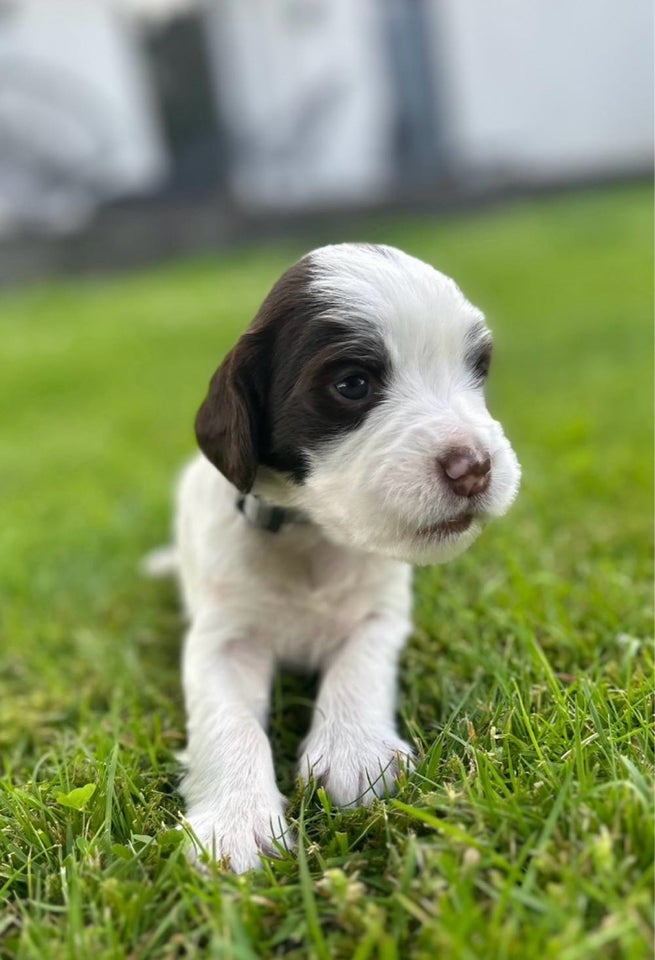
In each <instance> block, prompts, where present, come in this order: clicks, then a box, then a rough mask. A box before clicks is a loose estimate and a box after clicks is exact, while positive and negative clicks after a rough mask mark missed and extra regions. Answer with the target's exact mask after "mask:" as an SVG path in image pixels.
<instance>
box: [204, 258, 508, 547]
mask: <svg viewBox="0 0 655 960" xmlns="http://www.w3.org/2000/svg"><path fill="white" fill-rule="evenodd" d="M490 359H491V336H490V334H489V331H488V330H487V328H486V326H485V323H484V317H483V315H482V314H481V313H480V311H479V310H477V309H476V308H475V307H473V306H472V305H471V304H470V303H469V302H468V301H467V300H466V298H465V297H464V296H463V294H462V293H461V291H460V290H459V288H458V287H457V285H456V284H455V283H454V282H453V281H452V280H451V279H449V278H448V277H446V276H444V275H443V274H442V273H439V272H438V271H437V270H434V269H433V268H432V267H430V266H428V265H427V264H425V263H422V262H421V261H420V260H416V259H415V258H414V257H410V256H408V255H407V254H404V253H402V252H401V251H399V250H396V249H393V248H391V247H383V246H369V245H360V244H339V245H336V246H329V247H322V248H320V249H318V250H315V251H313V252H312V253H310V254H308V255H307V256H306V257H304V258H303V259H302V260H300V261H299V262H298V263H296V264H295V265H294V266H293V267H291V269H290V270H288V271H287V273H285V274H284V275H283V276H282V277H281V279H280V280H278V282H277V283H276V284H275V286H274V287H273V289H272V290H271V292H270V293H269V295H268V297H267V298H266V300H265V301H264V303H263V304H262V306H261V308H260V310H259V312H258V314H257V316H256V317H255V319H254V321H253V322H252V324H251V325H250V327H249V328H248V330H247V331H246V333H245V334H244V335H243V336H242V337H241V339H240V340H239V341H238V343H237V345H236V346H235V347H234V349H233V350H232V351H231V352H230V353H229V354H228V355H227V357H226V358H225V360H224V361H223V363H222V364H221V366H220V367H219V368H218V370H217V371H216V373H215V374H214V377H213V379H212V381H211V384H210V388H209V394H208V396H207V398H206V400H205V401H204V403H203V405H202V407H201V408H200V411H199V413H198V417H197V420H196V433H197V437H198V442H199V444H200V447H201V449H202V450H203V452H204V454H205V455H206V456H207V457H208V459H209V460H211V461H212V462H213V463H214V464H215V466H216V467H217V468H218V469H219V470H220V471H221V472H222V473H223V474H224V475H225V476H226V477H227V479H228V480H230V481H231V482H232V483H233V484H234V485H235V487H237V488H238V489H239V490H241V491H242V492H247V491H249V490H251V489H252V490H254V492H255V493H260V494H262V495H263V496H265V497H268V498H270V499H272V500H274V501H275V502H276V503H279V504H284V505H288V506H293V507H296V508H299V509H301V510H303V511H305V512H306V513H307V514H308V515H309V517H310V519H311V520H312V521H313V522H314V523H316V524H318V525H319V526H320V527H321V528H322V529H323V530H324V532H325V534H326V536H328V537H329V538H330V539H332V540H333V541H335V542H337V543H342V544H346V545H350V546H353V547H357V548H360V549H363V550H366V551H371V552H376V553H382V554H386V555H388V556H392V557H395V558H397V559H401V560H406V561H408V562H410V563H440V562H443V561H446V560H450V559H451V558H452V557H455V556H457V555H458V554H459V553H461V552H463V551H464V550H465V549H466V548H467V547H468V546H469V545H470V544H471V543H472V542H473V540H474V539H475V538H476V537H477V535H478V534H479V533H480V530H481V529H482V526H483V524H484V522H485V521H486V520H487V519H489V518H491V517H495V516H500V515H501V514H503V513H505V511H506V510H507V509H508V507H509V506H510V504H511V503H512V501H513V499H514V497H515V496H516V493H517V490H518V485H519V478H520V468H519V465H518V462H517V459H516V456H515V454H514V452H513V450H512V448H511V446H510V444H509V442H508V441H507V439H506V438H505V435H504V433H503V430H502V428H501V426H500V424H499V423H498V422H497V421H495V420H493V419H492V417H491V416H490V414H489V412H488V410H487V407H486V404H485V398H484V383H485V380H486V377H487V373H488V370H489V363H490Z"/></svg>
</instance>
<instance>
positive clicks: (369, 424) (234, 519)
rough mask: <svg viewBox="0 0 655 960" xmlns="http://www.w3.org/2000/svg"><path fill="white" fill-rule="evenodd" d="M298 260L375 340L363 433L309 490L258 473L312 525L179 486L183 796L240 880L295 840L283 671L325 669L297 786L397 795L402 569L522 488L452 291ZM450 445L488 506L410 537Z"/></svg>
mask: <svg viewBox="0 0 655 960" xmlns="http://www.w3.org/2000/svg"><path fill="white" fill-rule="evenodd" d="M310 260H311V263H312V265H313V267H314V273H315V280H314V284H315V288H316V290H317V291H320V292H322V293H325V294H326V295H327V296H328V297H329V299H330V301H331V302H335V301H336V303H337V305H341V304H343V306H342V307H339V309H338V310H337V312H336V313H335V319H339V320H340V321H342V322H343V320H344V319H346V320H348V321H349V322H351V323H352V324H353V326H354V328H357V327H358V326H359V325H364V326H367V327H368V328H369V329H370V328H371V327H373V328H374V329H375V330H376V331H377V333H378V334H379V335H380V336H381V337H382V338H383V341H384V344H385V347H386V350H387V352H388V355H389V357H390V360H391V371H392V375H391V382H390V384H389V385H388V389H387V396H386V399H385V400H384V402H383V403H382V404H380V405H379V406H377V407H375V408H374V409H373V410H372V411H371V412H370V413H369V415H368V417H367V418H366V419H365V420H364V422H363V423H362V424H361V425H360V426H359V427H358V428H357V429H355V430H354V431H352V432H350V433H347V434H345V435H344V436H341V437H340V438H338V439H333V440H330V441H329V442H327V443H325V444H323V445H322V446H321V447H320V448H318V449H317V450H314V451H312V453H311V458H310V462H311V469H310V472H309V475H308V477H307V479H306V480H305V482H304V483H303V484H300V485H297V484H293V483H292V482H291V481H290V480H288V479H287V478H285V477H282V476H280V475H278V474H275V473H273V472H271V471H268V470H263V469H260V470H259V472H258V476H257V479H256V482H255V487H254V491H255V493H258V494H260V495H262V496H265V497H266V498H268V499H269V500H271V501H272V502H274V503H277V504H281V505H285V506H293V507H297V508H300V509H301V510H303V511H305V513H306V514H307V515H308V516H309V518H310V520H311V521H312V522H311V523H309V524H292V525H289V526H285V527H284V528H283V529H282V530H281V531H280V532H279V533H277V534H271V533H268V532H265V531H261V530H258V529H256V528H255V527H253V526H252V525H251V524H250V523H249V522H248V521H247V520H246V519H245V517H244V516H243V515H242V514H241V513H239V512H238V511H237V510H236V508H235V501H236V496H237V495H236V491H235V489H234V488H233V487H232V486H231V484H230V483H228V481H227V480H226V479H225V478H224V477H223V476H222V475H221V474H219V473H218V471H217V470H216V469H215V468H214V467H213V466H212V465H211V464H210V463H209V462H208V461H207V460H205V458H204V457H202V456H199V457H198V458H197V459H196V460H195V461H194V462H193V463H192V464H191V465H190V466H189V467H188V468H187V470H186V471H185V473H184V475H183V477H182V480H181V483H180V486H179V496H178V508H177V521H176V541H177V557H178V561H179V574H180V580H181V586H182V590H183V595H184V600H185V605H186V610H187V613H188V616H189V620H190V628H189V632H188V634H187V637H186V642H185V646H184V666H183V675H184V690H185V698H186V705H187V712H188V772H187V774H186V777H185V779H184V782H183V785H182V792H183V794H184V796H185V799H186V802H187V819H188V822H189V824H190V826H191V828H192V830H193V832H194V834H195V836H196V837H197V840H198V842H199V845H200V846H201V847H203V848H205V849H207V850H209V851H210V852H211V853H212V854H213V855H214V856H216V857H217V858H219V859H220V858H223V857H229V860H230V865H231V867H232V868H233V869H234V870H236V871H237V872H240V871H244V870H247V869H249V868H251V867H256V866H258V865H259V863H260V860H259V855H260V853H261V852H268V853H273V852H274V851H275V844H276V843H282V844H286V845H289V844H290V843H291V842H292V839H291V837H290V835H289V831H288V827H287V824H286V822H285V819H284V801H283V799H282V797H281V796H280V793H279V791H278V789H277V786H276V782H275V775H274V770H273V760H272V756H271V748H270V744H269V741H268V738H267V736H266V732H265V730H266V720H267V709H268V698H269V691H270V684H271V677H272V673H273V670H274V667H275V664H276V662H283V663H287V664H290V665H291V666H293V667H297V668H301V669H313V668H317V669H319V670H320V671H321V676H322V681H321V687H320V691H319V694H318V699H317V703H316V709H315V713H314V719H313V722H312V726H311V729H310V731H309V734H308V736H307V739H306V741H305V743H304V745H303V749H302V756H301V758H300V764H299V773H300V775H301V776H302V777H304V778H308V777H309V776H311V775H314V776H316V777H320V778H321V779H322V781H323V782H324V783H325V786H326V788H327V790H328V791H329V793H330V794H331V796H332V798H333V800H334V801H335V802H336V803H337V804H342V805H346V806H348V805H354V804H357V803H368V802H370V801H371V799H372V798H373V797H374V796H376V795H378V796H381V795H383V794H384V793H385V792H387V791H391V790H392V789H393V782H394V779H395V777H396V775H397V772H398V764H399V762H401V761H402V758H405V760H407V759H409V758H411V753H412V751H411V748H410V747H409V745H408V744H407V743H405V742H404V741H403V740H402V739H401V738H400V737H399V735H398V733H397V731H396V725H395V717H394V714H395V689H396V663H397V658H398V655H399V652H400V650H401V649H402V646H403V644H404V643H405V640H406V638H407V636H408V634H409V632H410V627H411V624H410V612H411V595H410V592H411V591H410V585H411V568H410V566H409V565H408V564H410V563H439V562H444V561H446V560H449V559H451V558H452V557H454V556H457V555H458V554H459V553H461V552H462V551H463V550H465V549H466V548H467V547H468V546H469V545H470V544H471V543H472V542H473V540H474V539H475V537H476V536H477V535H478V534H479V532H480V530H481V529H482V526H483V523H484V521H485V519H486V518H488V517H494V516H500V515H501V514H503V513H504V512H505V511H506V510H507V508H508V507H509V505H510V504H511V502H512V500H513V499H514V497H515V495H516V492H517V489H518V482H519V467H518V463H517V461H516V457H515V455H514V453H513V451H512V449H511V447H510V445H509V443H508V441H507V440H506V438H505V436H504V434H503V431H502V429H501V427H500V425H499V424H498V423H497V422H496V421H494V420H493V419H492V418H491V417H490V415H489V413H488V411H487V409H486V405H485V401H484V394H483V390H482V388H481V387H479V386H476V385H475V384H474V382H473V378H472V376H471V373H470V371H469V370H468V368H467V365H466V362H465V361H466V352H467V343H468V341H467V334H468V332H469V330H470V329H471V328H472V327H473V326H475V325H476V324H477V325H479V324H480V322H481V320H482V315H481V314H480V312H479V311H478V310H476V309H475V308H474V307H472V306H471V305H470V304H469V303H468V301H467V300H466V299H465V298H464V296H463V295H462V293H461V292H460V290H459V288H458V287H457V286H456V285H455V283H454V282H453V281H452V280H450V279H449V278H447V277H445V276H444V275H443V274H440V273H438V272H437V271H435V270H433V269H432V268H431V267H429V266H427V265H426V264H424V263H421V262H420V261H418V260H416V259H414V258H412V257H408V256H407V255H405V254H402V253H400V251H395V250H392V249H390V248H384V250H383V251H379V250H378V251H375V250H374V249H373V248H369V247H359V246H352V245H340V246H336V247H326V248H323V249H321V250H318V251H315V252H314V253H313V254H311V255H310ZM458 445H463V446H468V447H473V448H475V449H478V450H484V451H487V452H488V453H489V454H490V456H491V461H492V475H491V483H490V486H489V489H488V491H487V492H486V494H485V495H484V509H483V510H482V511H481V513H480V516H479V517H478V518H477V519H476V520H475V521H474V522H473V524H472V525H471V527H470V528H469V529H468V530H467V531H466V532H464V533H462V534H459V535H457V536H455V535H451V536H448V537H446V538H443V537H438V536H436V535H435V536H427V535H423V534H421V533H420V531H421V529H423V528H426V527H428V526H432V525H434V524H436V523H439V522H442V521H449V520H453V519H455V518H457V517H458V516H461V515H462V513H463V512H465V510H464V506H463V505H462V499H463V498H461V497H459V498H458V497H456V496H455V495H454V494H453V493H452V491H450V490H449V489H448V488H447V485H446V484H444V483H443V482H442V480H441V479H440V477H439V475H438V471H437V470H436V468H435V461H436V457H437V456H438V455H440V454H441V453H442V452H443V451H445V450H446V449H447V448H449V447H452V446H458Z"/></svg>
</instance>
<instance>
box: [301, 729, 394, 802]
mask: <svg viewBox="0 0 655 960" xmlns="http://www.w3.org/2000/svg"><path fill="white" fill-rule="evenodd" d="M412 757H413V750H412V748H411V747H410V745H409V744H408V743H406V742H405V741H404V740H401V739H400V737H399V736H398V734H397V733H396V732H395V730H385V729H382V730H353V729H352V728H351V727H346V726H343V725H339V724H334V723H329V722H326V723H324V724H322V725H321V726H320V727H319V728H318V729H317V730H314V731H312V732H311V733H310V734H309V736H308V738H307V740H306V742H305V744H304V750H303V753H302V756H301V758H300V764H299V767H298V772H299V774H300V776H301V777H302V778H303V780H305V781H308V780H309V779H310V778H313V779H314V780H316V781H318V782H320V783H322V784H323V785H324V786H325V788H326V790H327V791H328V793H329V794H330V796H331V797H332V799H333V800H334V802H335V803H337V804H338V805H339V806H342V807H359V806H368V804H369V803H371V802H372V800H373V799H374V798H375V797H384V796H388V795H390V794H393V793H394V792H395V783H396V780H397V778H398V772H399V768H400V765H401V764H404V765H405V766H408V767H411V766H412Z"/></svg>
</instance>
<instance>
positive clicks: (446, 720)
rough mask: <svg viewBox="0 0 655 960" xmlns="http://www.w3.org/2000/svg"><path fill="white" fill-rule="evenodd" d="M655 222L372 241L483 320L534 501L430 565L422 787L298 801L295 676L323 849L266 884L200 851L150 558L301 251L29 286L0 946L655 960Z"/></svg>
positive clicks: (158, 954) (15, 389)
mask: <svg viewBox="0 0 655 960" xmlns="http://www.w3.org/2000/svg"><path fill="white" fill-rule="evenodd" d="M650 209H651V196H650V193H649V191H648V190H647V189H645V188H640V187H630V188H622V189H615V190H612V191H610V192H607V193H597V194H589V195H580V196H575V197H568V198H562V199H554V200H553V199H550V200H542V201H538V202H535V203H525V204H519V205H515V206H513V207H511V208H508V209H506V210H504V211H497V212H490V213H485V214H481V215H477V216H475V217H469V218H467V219H465V220H446V221H441V222H437V221H434V220H431V219H426V218H424V219H416V218H413V219H408V220H401V221H394V222H393V223H385V222H376V223H374V224H371V225H369V226H368V227H367V229H366V231H365V234H366V236H365V238H366V239H373V240H385V241H387V242H390V243H395V244H397V245H399V246H402V247H405V248H406V249H408V250H409V251H410V252H413V253H416V254H417V255H419V256H422V257H424V258H426V259H428V260H430V261H432V262H434V263H435V264H437V265H439V266H440V267H441V268H442V269H444V270H445V271H447V272H450V273H452V274H454V275H455V276H456V277H457V278H458V280H459V281H460V283H461V285H462V287H463V289H464V290H465V292H466V293H467V294H468V295H469V296H470V297H471V298H472V299H473V300H474V301H476V302H478V303H479V304H480V305H482V306H483V307H484V308H485V310H486V311H487V313H488V315H489V319H490V322H491V324H492V326H493V328H494V330H495V332H496V341H497V354H496V359H495V361H494V370H493V374H492V382H491V388H490V404H491V407H492V409H493V410H494V412H495V413H496V414H497V415H498V417H499V418H500V419H501V420H502V421H503V422H504V424H505V426H506V429H507V432H508V435H509V436H510V437H511V439H512V441H513V443H514V446H515V448H516V449H517V451H518V453H519V456H520V459H521V461H522V463H523V467H524V482H523V487H522V492H521V495H520V498H519V501H518V502H517V504H516V506H515V507H514V508H513V510H512V512H511V514H510V515H509V516H508V517H507V518H506V519H505V520H503V521H501V522H498V523H497V524H495V525H493V526H492V527H490V528H489V530H488V531H487V532H486V533H485V535H484V536H483V537H482V539H481V540H480V541H479V543H478V544H477V545H476V546H475V547H474V548H473V549H472V550H471V552H470V553H469V554H467V555H466V556H465V557H463V558H461V559H460V560H457V561H456V562H454V563H453V564H451V565H449V566H447V567H443V568H434V569H429V570H424V571H421V572H420V573H419V575H418V577H417V587H416V630H415V633H414V636H413V638H412V640H411V642H410V644H409V646H408V649H407V651H406V653H405V656H404V659H403V664H402V687H401V701H400V702H401V720H402V723H403V725H404V728H405V731H406V732H407V733H408V735H409V736H410V737H412V738H413V739H414V740H415V742H416V744H417V749H418V752H419V755H420V763H419V765H418V768H417V770H416V772H415V773H414V774H413V775H412V776H411V777H409V778H408V779H406V780H405V781H404V782H403V783H401V785H400V790H399V793H398V796H397V800H396V801H389V802H385V803H377V804H376V805H375V806H374V807H373V808H371V809H369V810H366V811H354V812H347V813H342V812H340V811H339V810H338V809H333V808H332V807H331V806H330V804H329V801H328V800H327V798H326V797H325V796H324V794H323V792H322V791H320V790H319V791H317V792H316V793H314V794H313V795H310V794H303V793H302V791H301V789H300V788H299V787H298V786H297V785H296V783H295V781H294V759H295V752H296V749H297V746H298V742H299V739H300V737H301V735H302V732H303V728H304V726H305V725H306V723H307V719H308V707H307V698H308V696H309V695H310V691H309V689H308V687H307V682H306V681H303V680H299V679H297V678H289V677H282V678H281V679H280V680H279V681H278V683H277V685H276V689H275V695H274V709H273V721H272V737H273V740H274V743H275V748H276V753H277V757H278V774H279V780H280V785H281V787H282V789H283V790H284V791H285V792H286V793H287V794H289V795H290V796H291V798H292V800H291V806H290V814H291V817H292V819H293V820H294V821H295V822H296V823H297V824H298V827H299V833H300V848H299V850H298V854H297V856H294V857H289V858H287V859H284V860H281V861H278V862H270V863H267V865H266V867H265V869H264V870H263V871H261V872H259V873H256V874H250V875H247V876H245V877H241V878H235V877H233V876H231V875H229V874H220V873H216V874H215V875H214V876H212V877H210V878H206V877H201V876H198V875H196V874H195V873H194V872H193V871H192V869H191V868H190V867H188V866H187V864H186V862H185V859H184V856H183V852H182V849H181V847H180V840H181V834H180V833H179V832H176V831H175V829H174V828H175V826H176V824H178V822H179V812H180V799H179V797H178V795H177V794H176V782H177V774H178V768H177V764H176V761H175V751H176V750H177V749H178V748H179V747H180V746H181V745H182V743H183V710H182V703H181V696H180V687H179V680H178V675H177V660H178V651H179V637H180V632H181V622H180V619H179V614H178V608H177V603H176V598H175V595H174V591H173V588H172V586H170V585H168V584H165V583H153V582H148V581H143V580H141V579H139V578H138V577H136V576H135V569H136V566H137V563H138V561H139V558H140V557H141V555H142V554H143V553H144V552H146V551H147V550H148V549H149V548H151V547H152V546H153V545H157V544H159V543H160V542H162V541H163V540H165V539H166V536H167V529H168V524H169V514H170V506H169V500H170V498H169V493H170V488H171V485H172V482H173V477H174V474H175V472H176V470H177V469H178V466H179V464H180V463H181V462H182V461H183V460H184V458H185V457H186V456H187V455H188V454H189V453H190V452H191V451H192V434H191V422H192V416H193V413H194V411H195V408H196V406H197V404H198V402H199V400H200V398H201V395H202V393H203V389H204V386H205V383H206V381H207V379H208V378H209V375H210V373H211V372H212V370H213V368H214V366H215V365H216V362H217V361H218V359H219V358H220V356H221V354H222V353H223V352H224V351H225V350H226V348H227V347H228V345H230V344H231V342H232V341H233V339H234V338H235V336H236V335H237V333H238V332H239V330H241V329H242V328H243V326H244V325H245V324H246V323H247V321H248V320H249V319H250V317H251V316H252V314H253V313H254V311H255V309H256V307H257V305H258V302H259V301H260V300H261V298H262V296H263V295H264V293H265V292H266V290H267V289H268V287H269V286H270V284H271V283H272V281H273V280H274V279H275V277H276V276H277V274H278V273H279V272H280V271H281V270H282V268H283V267H284V266H285V265H286V264H287V263H288V262H289V261H290V260H291V259H292V258H293V257H294V256H295V255H296V254H298V253H300V252H301V250H300V248H299V247H293V246H291V245H287V246H285V247H277V248H275V249H274V250H271V249H264V248H259V249H257V250H250V251H247V252H244V253H231V254H229V255H226V256H221V257H216V258H205V259H203V260H197V261H194V262H189V263H184V264H177V265H175V266H171V267H166V268H161V269H159V270H153V271H149V272H147V273H142V274H138V275H134V276H131V277H129V278H126V277H123V278H117V279H114V280H112V281H103V282H95V283H92V282H85V283H82V282H68V283H60V284H54V285H49V286H47V287H42V288H38V289H33V290H27V291H23V292H17V293H14V294H11V295H5V296H4V297H3V299H2V300H1V301H0V343H1V344H2V357H1V359H0V409H2V411H3V417H2V423H1V425H0V462H1V463H2V469H1V471H0V503H1V504H2V523H1V525H0V583H1V585H2V586H1V590H2V598H1V601H2V602H1V606H0V631H1V637H2V648H3V651H4V657H3V662H2V666H1V667H0V751H1V756H2V766H3V778H2V780H1V781H0V895H1V900H2V910H1V913H0V957H2V958H8V957H18V958H25V960H27V958H30V960H32V958H33V960H37V958H38V960H44V958H57V960H59V958H76V960H78V958H84V960H86V958H93V960H109V958H119V957H130V958H132V960H146V958H147V960H154V958H162V960H163V958H183V957H193V956H207V957H225V958H235V960H251V958H256V957H268V956H285V957H288V958H291V960H301V958H302V960H305V958H314V957H317V958H320V960H323V958H328V957H330V958H337V960H338V958H344V960H366V958H380V960H396V958H398V960H407V958H416V960H428V958H430V960H432V958H439V957H443V958H447V960H459V958H462V960H487V958H517V960H526V958H540V960H541V958H551V957H552V958H557V960H582V958H596V957H610V958H622V957H625V958H642V957H643V958H645V957H647V956H650V942H651V936H650V931H651V909H650V904H651V889H652V880H653V875H652V849H653V838H652V766H651V764H652V740H651V734H652V728H651V721H652V712H651V703H650V698H651V692H652V672H651V645H650V640H649V635H650V632H651V619H650V618H651V533H652V511H651V504H652V498H651V474H650V469H651V439H650V438H651V432H650V409H651V408H650V393H651V391H650V356H651V350H650V322H651V314H652V303H651V272H650V271H651V266H650V263H651V242H650V241H651V223H650V214H649V211H650ZM362 238H364V237H362ZM319 239H323V238H319ZM87 784H92V785H94V787H95V790H94V791H93V792H92V791H91V788H89V789H88V790H87V791H82V792H81V793H73V792H72V791H74V790H77V789H79V788H83V787H85V786H86V785H87ZM77 808H79V809H77Z"/></svg>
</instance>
